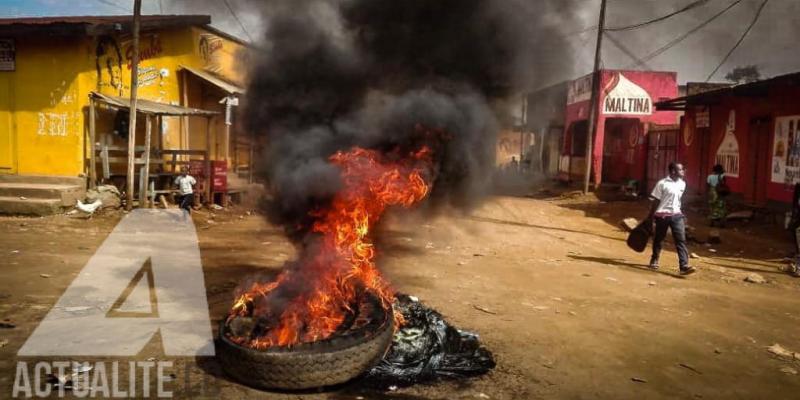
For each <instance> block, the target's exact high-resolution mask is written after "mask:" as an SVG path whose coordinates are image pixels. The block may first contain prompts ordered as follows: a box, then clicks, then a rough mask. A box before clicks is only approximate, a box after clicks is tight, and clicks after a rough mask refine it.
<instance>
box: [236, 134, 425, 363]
mask: <svg viewBox="0 0 800 400" xmlns="http://www.w3.org/2000/svg"><path fill="white" fill-rule="evenodd" d="M430 153H431V151H430V149H429V148H427V147H423V148H422V149H421V150H419V151H417V152H414V153H411V154H409V155H408V157H406V158H403V159H401V160H399V161H391V160H389V159H388V158H389V157H386V156H383V155H382V154H381V153H379V152H377V151H374V150H366V149H362V148H358V147H356V148H353V149H351V150H350V151H348V152H341V151H340V152H337V153H336V154H334V155H332V156H331V157H330V162H331V163H332V164H334V165H337V166H338V167H339V168H340V169H341V175H342V181H343V187H342V189H341V190H340V191H339V192H338V193H337V194H336V195H335V197H334V198H333V201H332V203H331V205H330V207H328V208H326V209H323V210H316V211H314V212H313V213H312V214H311V215H312V216H313V217H315V218H316V222H315V223H314V224H313V226H312V228H311V230H312V231H313V232H316V233H319V234H321V244H320V246H318V247H314V248H313V250H309V251H312V252H313V253H312V254H310V257H304V258H303V260H308V261H304V263H303V264H302V266H301V267H300V268H299V269H292V270H288V269H287V270H284V271H283V272H281V274H279V275H278V277H277V278H276V280H275V281H273V282H270V283H266V284H265V283H256V284H253V285H252V286H251V287H250V288H249V289H248V290H247V291H245V292H244V293H242V294H240V295H239V296H238V298H237V300H236V302H235V303H234V305H233V307H232V309H231V313H230V316H229V320H230V319H232V318H233V317H236V316H248V315H251V313H252V315H254V316H258V317H266V318H268V319H269V321H268V324H269V325H270V329H268V330H267V331H266V332H265V333H264V334H263V335H261V336H259V337H257V338H254V339H251V338H237V337H234V338H232V340H234V341H236V342H238V343H239V344H243V345H248V346H250V347H254V348H258V349H264V348H268V347H271V346H288V345H293V344H298V343H307V342H313V341H317V340H321V339H325V338H327V337H329V336H330V335H331V334H333V333H334V332H335V331H336V329H337V328H338V327H339V326H340V325H341V324H342V323H343V321H344V320H345V318H346V316H347V313H348V312H349V311H351V310H350V307H351V306H352V305H354V304H357V301H358V296H359V295H360V293H362V292H363V291H364V290H367V291H370V292H372V293H374V294H375V295H376V296H377V297H378V298H379V299H380V301H381V302H382V305H383V307H384V309H389V307H390V305H391V303H392V301H393V299H394V292H393V291H392V289H391V288H390V286H389V284H388V283H387V282H386V281H385V279H384V278H383V276H382V275H381V274H380V272H379V271H378V269H377V267H376V265H375V261H374V259H375V247H374V244H373V242H372V240H371V238H370V229H371V228H372V227H373V226H375V224H376V223H377V222H378V220H379V219H380V218H381V216H382V215H383V213H384V212H385V211H386V208H387V207H389V206H395V205H397V206H401V207H406V208H407V207H411V206H412V205H413V204H415V203H417V202H419V201H421V200H422V199H423V198H425V196H427V194H428V190H429V187H428V184H427V183H426V181H425V179H424V178H423V174H424V172H425V171H428V170H430V165H431V158H430V155H431V154H430ZM293 275H295V276H293ZM292 279H294V280H300V279H305V280H306V281H304V282H303V286H304V287H305V288H306V290H303V291H302V292H301V293H299V294H298V295H296V296H294V297H291V298H289V299H288V300H286V299H284V300H283V301H281V302H280V303H281V305H280V307H282V308H281V309H280V310H275V309H273V308H277V307H278V306H275V305H274V304H273V302H271V301H269V300H268V299H267V297H268V296H269V295H270V294H271V293H273V291H274V290H275V289H276V288H278V287H280V286H281V285H284V284H286V283H287V281H288V280H292ZM259 300H266V301H259ZM395 318H402V317H400V316H399V314H397V315H396V317H395Z"/></svg>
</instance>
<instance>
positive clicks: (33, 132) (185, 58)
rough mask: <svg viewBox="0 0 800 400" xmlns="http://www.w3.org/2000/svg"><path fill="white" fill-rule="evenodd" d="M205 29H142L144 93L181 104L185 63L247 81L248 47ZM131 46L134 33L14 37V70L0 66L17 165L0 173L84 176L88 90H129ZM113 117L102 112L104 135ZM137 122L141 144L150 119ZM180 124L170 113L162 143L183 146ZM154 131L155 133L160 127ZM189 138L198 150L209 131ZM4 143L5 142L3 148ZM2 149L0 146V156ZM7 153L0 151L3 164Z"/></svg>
mask: <svg viewBox="0 0 800 400" xmlns="http://www.w3.org/2000/svg"><path fill="white" fill-rule="evenodd" d="M205 32H206V31H205V30H203V29H200V28H194V27H192V28H188V27H187V28H183V29H175V30H165V31H159V32H153V33H149V32H146V33H143V34H142V36H141V38H140V54H141V55H142V56H141V60H140V63H139V90H138V96H139V98H141V99H148V100H154V101H159V102H163V103H169V104H176V105H177V104H182V96H181V95H182V89H181V83H182V82H181V79H182V77H181V74H180V73H179V69H180V66H181V65H187V66H191V67H195V68H203V69H206V70H208V71H212V72H215V73H217V74H219V75H222V76H225V77H226V78H227V79H228V80H231V81H235V82H242V81H243V80H244V78H243V77H242V76H240V75H239V74H240V73H241V72H243V71H238V70H237V69H236V68H237V67H236V65H237V63H236V61H235V60H234V59H233V57H235V56H237V55H238V54H239V52H240V51H242V49H243V46H241V45H239V44H237V43H235V42H232V41H230V40H227V39H224V38H220V37H218V36H215V35H213V36H209V35H208V34H206V33H205ZM202 38H205V43H206V44H208V43H209V42H211V43H212V45H211V47H210V48H209V47H208V46H207V47H206V48H205V49H201V48H200V42H201V39H202ZM131 44H132V41H131V37H130V35H124V36H113V37H88V36H85V37H61V38H59V37H46V36H36V35H29V36H26V37H18V38H15V45H16V71H14V72H0V96H2V97H0V135H7V137H6V139H8V140H7V142H8V143H10V144H9V146H11V148H12V150H11V151H10V154H9V157H7V158H9V159H10V160H11V163H12V164H13V165H12V167H11V168H3V167H4V165H0V173H18V174H25V175H61V176H78V175H80V174H82V173H83V172H84V171H85V165H84V162H83V160H84V156H85V154H84V153H85V150H84V148H85V147H86V148H88V143H86V140H85V138H86V135H87V132H88V125H87V123H86V117H87V116H88V105H89V102H88V95H89V92H91V91H99V92H101V93H104V94H111V95H118V96H119V95H121V96H124V97H128V96H129V95H130V81H131V80H130V74H131V70H130V66H129V58H130V54H131V50H130V48H131ZM209 49H212V50H209ZM200 101H201V102H202V101H203V100H202V99H200ZM205 103H209V102H208V101H205ZM191 104H192V101H190V105H191ZM195 104H197V103H195ZM114 115H115V112H114V111H112V110H103V109H99V110H98V120H97V140H98V141H101V140H102V138H103V136H104V135H103V134H104V133H109V132H111V130H112V128H113V119H114ZM137 120H138V121H139V122H138V123H137V140H136V142H137V144H141V143H143V136H144V126H143V125H144V119H143V118H142V119H137ZM181 122H182V121H181V118H179V117H165V118H164V124H163V127H164V143H163V146H164V148H166V149H179V148H185V143H183V140H182V134H181V132H182V127H181ZM192 125H193V124H192ZM215 125H216V124H215ZM190 126H191V125H190ZM153 132H154V134H155V130H154V131H153ZM190 136H191V137H190V144H191V147H192V148H197V146H195V145H194V143H191V142H198V141H199V140H200V139H198V137H202V140H203V144H205V143H204V141H205V130H202V131H201V130H200V129H191V131H190ZM220 137H221V136H220ZM108 138H109V139H110V141H111V143H112V144H117V145H123V144H125V143H126V141H125V140H122V139H121V138H119V137H115V136H113V135H112V136H108ZM153 140H154V141H155V136H154V137H153ZM154 144H155V143H154ZM3 145H4V141H3V140H0V146H3ZM212 150H213V147H212ZM3 154H4V153H3V150H2V149H0V155H3ZM5 158H6V157H5V156H3V157H0V163H2V162H3V161H4V159H5Z"/></svg>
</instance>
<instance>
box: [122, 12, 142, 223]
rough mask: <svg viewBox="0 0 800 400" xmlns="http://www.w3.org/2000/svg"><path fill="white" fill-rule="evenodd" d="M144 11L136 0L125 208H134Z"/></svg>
mask: <svg viewBox="0 0 800 400" xmlns="http://www.w3.org/2000/svg"><path fill="white" fill-rule="evenodd" d="M141 13H142V0H134V3H133V56H132V59H131V103H130V119H129V120H128V193H127V196H126V200H127V201H126V203H125V209H126V210H128V211H130V210H132V209H133V188H134V182H133V177H134V175H135V172H134V169H133V163H134V159H136V92H137V88H138V86H139V22H140V21H139V20H140V19H141Z"/></svg>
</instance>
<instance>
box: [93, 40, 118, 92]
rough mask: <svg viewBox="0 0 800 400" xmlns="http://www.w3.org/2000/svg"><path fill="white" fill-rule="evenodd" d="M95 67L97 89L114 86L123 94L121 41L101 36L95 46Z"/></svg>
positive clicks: (115, 89) (116, 90)
mask: <svg viewBox="0 0 800 400" xmlns="http://www.w3.org/2000/svg"><path fill="white" fill-rule="evenodd" d="M95 67H96V68H97V90H98V91H102V90H103V88H104V87H109V88H112V89H113V90H114V91H115V92H116V94H117V95H119V96H122V51H121V50H120V46H119V43H117V40H116V39H115V38H113V37H111V36H101V37H100V38H99V39H98V41H97V47H96V48H95Z"/></svg>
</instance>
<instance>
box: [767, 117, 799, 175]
mask: <svg viewBox="0 0 800 400" xmlns="http://www.w3.org/2000/svg"><path fill="white" fill-rule="evenodd" d="M770 180H771V181H772V182H774V183H783V184H786V185H794V184H795V183H798V182H800V115H792V116H788V117H779V118H775V134H774V135H773V141H772V174H771V179H770Z"/></svg>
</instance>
